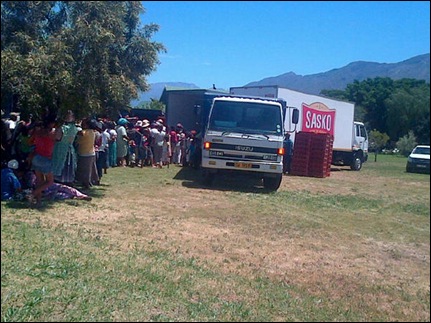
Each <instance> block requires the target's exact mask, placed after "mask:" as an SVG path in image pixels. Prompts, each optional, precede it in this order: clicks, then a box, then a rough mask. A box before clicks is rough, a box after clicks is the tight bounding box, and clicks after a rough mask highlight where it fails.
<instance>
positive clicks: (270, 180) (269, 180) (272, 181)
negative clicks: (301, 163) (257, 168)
mask: <svg viewBox="0 0 431 323" xmlns="http://www.w3.org/2000/svg"><path fill="white" fill-rule="evenodd" d="M282 179H283V176H282V175H281V174H279V175H277V177H264V178H263V187H265V188H266V189H268V190H271V191H276V190H278V188H279V187H280V184H281V180H282Z"/></svg>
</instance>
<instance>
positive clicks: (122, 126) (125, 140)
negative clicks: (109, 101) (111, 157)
mask: <svg viewBox="0 0 431 323" xmlns="http://www.w3.org/2000/svg"><path fill="white" fill-rule="evenodd" d="M127 123H128V121H127V119H125V118H120V119H119V120H118V122H117V129H115V130H116V131H117V164H118V166H121V167H126V166H127V161H126V156H127V154H128V149H129V141H130V138H129V137H128V136H127V130H126V125H127Z"/></svg>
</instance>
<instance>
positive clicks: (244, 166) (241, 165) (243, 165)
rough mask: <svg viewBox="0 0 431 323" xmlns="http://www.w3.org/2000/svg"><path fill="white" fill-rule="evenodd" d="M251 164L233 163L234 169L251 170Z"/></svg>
mask: <svg viewBox="0 0 431 323" xmlns="http://www.w3.org/2000/svg"><path fill="white" fill-rule="evenodd" d="M251 166H252V164H250V163H235V167H238V168H251Z"/></svg>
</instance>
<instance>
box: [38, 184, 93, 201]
mask: <svg viewBox="0 0 431 323" xmlns="http://www.w3.org/2000/svg"><path fill="white" fill-rule="evenodd" d="M43 197H44V198H45V199H47V200H64V199H77V200H84V201H91V200H92V198H91V196H88V195H87V194H84V193H82V192H81V191H79V190H77V189H76V188H74V187H71V186H68V185H65V184H61V183H54V184H52V185H51V186H50V187H48V188H47V189H46V190H45V191H43Z"/></svg>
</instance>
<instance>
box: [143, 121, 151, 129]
mask: <svg viewBox="0 0 431 323" xmlns="http://www.w3.org/2000/svg"><path fill="white" fill-rule="evenodd" d="M149 126H150V121H148V119H144V120H142V127H144V128H146V127H149Z"/></svg>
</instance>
